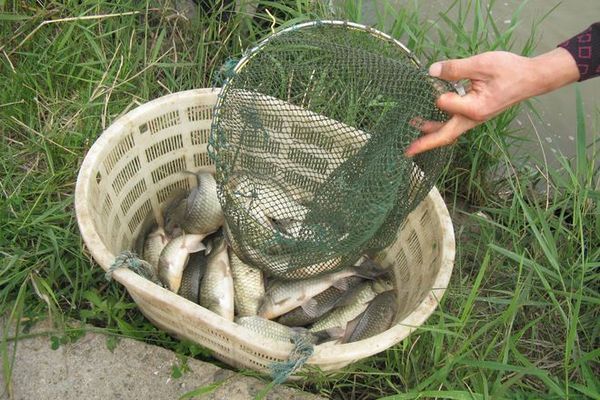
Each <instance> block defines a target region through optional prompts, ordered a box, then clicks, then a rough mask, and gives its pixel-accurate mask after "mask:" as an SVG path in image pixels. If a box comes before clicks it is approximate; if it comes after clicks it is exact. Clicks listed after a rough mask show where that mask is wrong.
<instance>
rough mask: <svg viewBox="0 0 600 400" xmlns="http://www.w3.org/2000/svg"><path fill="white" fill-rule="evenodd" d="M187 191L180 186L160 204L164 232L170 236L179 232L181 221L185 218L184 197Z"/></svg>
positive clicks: (185, 197)
mask: <svg viewBox="0 0 600 400" xmlns="http://www.w3.org/2000/svg"><path fill="white" fill-rule="evenodd" d="M187 197H188V192H187V191H186V190H184V189H181V188H176V189H175V190H173V191H172V192H171V193H170V194H169V197H168V198H167V199H166V200H165V202H164V203H163V205H162V206H161V215H162V218H163V221H164V222H163V223H164V229H165V232H166V233H167V234H168V235H170V236H172V237H175V236H179V235H180V234H181V226H180V223H181V221H182V220H183V219H184V218H185V210H186V199H187Z"/></svg>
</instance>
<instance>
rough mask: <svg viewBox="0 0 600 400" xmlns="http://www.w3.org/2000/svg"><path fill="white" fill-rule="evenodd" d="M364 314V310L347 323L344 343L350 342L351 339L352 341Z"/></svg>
mask: <svg viewBox="0 0 600 400" xmlns="http://www.w3.org/2000/svg"><path fill="white" fill-rule="evenodd" d="M363 315H364V312H363V313H361V314H359V315H358V317H356V318H354V319H353V320H350V321H348V323H347V324H346V329H345V332H344V336H343V337H342V343H348V342H349V341H352V336H353V333H354V331H355V330H356V327H357V326H358V324H359V323H360V321H361V319H362V317H363Z"/></svg>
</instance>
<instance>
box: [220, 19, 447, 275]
mask: <svg viewBox="0 0 600 400" xmlns="http://www.w3.org/2000/svg"><path fill="white" fill-rule="evenodd" d="M452 89H453V87H452V85H451V84H450V83H448V82H445V81H441V80H437V79H434V78H431V77H430V76H428V74H427V73H426V71H424V70H423V69H421V68H419V66H418V63H417V62H416V61H415V59H414V58H413V56H412V55H411V54H410V52H408V50H406V49H405V48H404V47H403V46H402V45H400V44H399V43H398V42H396V41H394V40H393V39H391V38H389V37H385V35H382V34H380V33H379V32H377V31H373V30H370V29H368V28H367V29H365V28H362V27H360V26H357V25H352V24H346V23H334V22H317V23H310V24H302V25H299V26H297V27H294V28H291V29H287V30H284V31H282V32H279V33H278V34H274V35H272V36H270V37H269V38H267V39H265V40H264V41H263V42H261V43H260V44H259V45H258V46H257V47H256V48H254V49H252V50H251V51H250V52H249V53H248V54H247V55H246V56H245V57H244V58H243V59H242V60H241V61H240V62H239V64H238V65H237V66H236V68H235V70H234V73H233V74H232V76H231V77H230V79H229V80H228V81H227V82H226V84H225V85H224V87H223V89H222V91H221V93H220V95H219V99H218V101H217V105H216V107H215V110H214V117H213V125H212V130H211V136H210V139H209V154H210V156H211V157H212V159H213V160H214V161H215V164H216V179H217V182H218V187H219V196H220V201H221V203H222V206H223V212H224V214H225V222H226V223H225V225H226V226H225V230H226V234H227V237H228V240H229V242H230V245H231V247H232V249H233V251H235V252H236V254H237V255H238V257H239V258H240V259H242V260H243V261H245V262H246V263H248V264H251V265H253V266H256V267H258V268H261V269H263V270H264V271H266V272H268V273H270V274H271V275H275V276H278V277H282V278H287V279H302V278H307V277H311V276H315V275H318V274H321V273H325V272H330V271H333V270H336V269H339V268H342V267H344V266H348V265H351V264H353V263H355V262H356V261H357V259H359V258H360V256H361V255H362V254H365V253H373V252H376V251H379V250H381V249H383V248H385V247H386V246H388V245H389V244H391V243H392V241H393V240H394V239H395V237H396V235H397V230H398V228H399V226H400V225H401V223H402V222H403V221H404V219H405V218H406V216H407V215H408V213H409V212H410V211H411V210H412V209H414V207H415V206H416V205H417V204H418V203H419V202H420V201H421V200H422V199H423V198H424V197H425V196H426V195H427V193H428V192H429V191H430V190H431V188H432V187H433V185H434V182H435V180H436V179H437V178H438V176H439V174H440V172H441V171H442V169H443V168H444V165H445V164H446V162H447V161H448V158H449V153H448V150H447V149H444V148H442V149H437V150H433V151H429V152H427V153H425V154H422V155H419V156H417V157H415V158H413V159H410V158H406V157H405V156H404V150H405V148H406V147H407V146H408V145H409V144H410V143H411V142H412V141H413V140H414V139H415V138H417V137H418V136H419V135H420V132H419V130H418V129H417V128H416V127H415V126H414V122H415V121H419V120H433V121H445V120H447V118H448V116H447V115H446V114H445V113H443V112H442V111H440V110H439V109H438V108H437V107H436V106H435V100H436V98H437V97H438V96H439V94H440V93H443V92H447V91H450V90H452Z"/></svg>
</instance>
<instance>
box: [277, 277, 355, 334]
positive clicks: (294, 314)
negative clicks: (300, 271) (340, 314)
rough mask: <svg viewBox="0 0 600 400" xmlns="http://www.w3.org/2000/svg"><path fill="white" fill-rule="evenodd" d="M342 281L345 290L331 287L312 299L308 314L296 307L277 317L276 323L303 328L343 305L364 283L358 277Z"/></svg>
mask: <svg viewBox="0 0 600 400" xmlns="http://www.w3.org/2000/svg"><path fill="white" fill-rule="evenodd" d="M342 279H344V280H345V281H346V286H347V289H346V290H343V289H339V288H337V287H335V286H331V287H330V288H328V289H326V290H325V291H323V292H321V293H319V294H318V295H316V296H315V297H314V300H315V306H314V308H313V309H311V310H309V312H307V311H305V309H304V308H302V307H296V308H294V309H293V310H292V311H290V312H288V313H286V314H283V315H282V316H281V317H279V319H278V320H277V322H279V323H280V324H283V325H287V326H305V325H308V324H311V323H313V322H315V321H316V320H317V319H318V318H319V317H321V316H322V315H323V314H325V313H326V312H328V311H329V310H331V309H332V308H334V307H336V306H338V305H341V304H345V301H346V299H348V298H351V296H352V294H353V293H354V292H355V291H356V290H357V289H359V288H360V284H361V283H362V282H364V279H363V278H361V277H358V276H349V277H347V278H342Z"/></svg>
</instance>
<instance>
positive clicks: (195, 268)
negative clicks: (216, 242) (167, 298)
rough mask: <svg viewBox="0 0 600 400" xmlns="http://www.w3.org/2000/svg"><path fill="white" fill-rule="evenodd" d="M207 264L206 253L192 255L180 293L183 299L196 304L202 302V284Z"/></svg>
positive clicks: (182, 279)
mask: <svg viewBox="0 0 600 400" xmlns="http://www.w3.org/2000/svg"><path fill="white" fill-rule="evenodd" d="M206 263H207V257H206V255H205V254H204V252H198V253H194V254H192V255H190V258H189V260H188V263H187V266H186V267H185V269H184V270H183V276H182V277H181V287H180V288H179V292H178V294H179V295H180V296H181V297H184V298H186V299H188V300H189V301H193V302H194V303H198V302H199V301H200V282H201V280H202V277H203V276H204V273H205V271H206Z"/></svg>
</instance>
